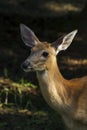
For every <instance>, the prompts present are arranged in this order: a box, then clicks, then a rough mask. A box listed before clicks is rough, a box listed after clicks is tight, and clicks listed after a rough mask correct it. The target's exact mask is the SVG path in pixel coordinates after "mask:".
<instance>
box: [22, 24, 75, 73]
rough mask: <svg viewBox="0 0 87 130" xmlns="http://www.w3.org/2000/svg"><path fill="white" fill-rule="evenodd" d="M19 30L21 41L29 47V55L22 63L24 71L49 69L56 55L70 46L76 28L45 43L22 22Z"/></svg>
mask: <svg viewBox="0 0 87 130" xmlns="http://www.w3.org/2000/svg"><path fill="white" fill-rule="evenodd" d="M20 30H21V36H22V40H23V42H24V43H25V45H27V46H28V47H30V48H31V54H30V56H29V57H28V58H27V59H26V60H25V61H24V63H23V64H22V68H23V70H24V71H26V72H28V71H44V70H46V69H49V67H50V66H51V65H52V64H55V62H56V55H57V54H58V53H59V52H60V51H62V50H66V49H67V48H68V47H69V46H70V44H71V42H72V40H73V38H74V37H75V35H76V33H77V30H74V31H72V32H71V33H69V34H67V35H65V36H63V37H60V38H59V39H57V40H56V41H55V42H53V43H47V42H40V41H39V39H38V38H37V37H36V35H35V34H34V32H33V31H32V30H31V29H30V28H28V27H27V26H25V25H24V24H21V25H20Z"/></svg>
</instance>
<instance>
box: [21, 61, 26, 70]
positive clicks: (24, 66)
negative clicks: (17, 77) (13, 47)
mask: <svg viewBox="0 0 87 130" xmlns="http://www.w3.org/2000/svg"><path fill="white" fill-rule="evenodd" d="M21 68H22V69H25V70H26V69H27V68H28V64H27V63H25V62H24V63H22V65H21Z"/></svg>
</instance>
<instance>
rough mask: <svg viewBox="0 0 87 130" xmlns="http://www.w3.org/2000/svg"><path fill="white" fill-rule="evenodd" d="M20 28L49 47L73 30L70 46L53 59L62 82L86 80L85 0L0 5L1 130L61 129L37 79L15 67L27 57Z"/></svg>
mask: <svg viewBox="0 0 87 130" xmlns="http://www.w3.org/2000/svg"><path fill="white" fill-rule="evenodd" d="M20 23H23V24H25V25H27V26H29V27H30V28H31V29H32V30H33V31H34V32H35V34H36V35H37V37H38V38H39V39H40V40H41V41H48V42H53V41H55V40H56V39H57V38H58V37H60V36H62V35H64V34H67V33H69V32H71V31H73V30H74V29H78V34H77V35H76V37H75V39H74V41H73V43H72V44H71V46H70V47H69V48H68V49H67V50H66V51H64V52H60V54H59V56H58V57H57V58H58V65H59V68H60V71H61V73H62V74H63V76H64V77H65V78H67V79H71V78H75V77H81V76H83V75H87V42H86V41H87V26H86V24H87V1H86V0H83V1H82V0H73V1H72V0H0V129H1V130H57V129H60V130H65V126H64V124H63V123H62V121H61V117H60V116H59V115H58V114H57V113H56V112H54V111H53V110H52V109H51V108H49V106H48V105H47V104H46V103H45V101H44V99H43V97H42V95H41V93H40V90H39V87H38V86H39V85H38V81H37V78H36V74H35V73H34V72H33V73H25V72H23V70H22V69H21V67H20V65H21V63H22V62H23V61H24V60H25V59H26V58H27V56H29V54H30V48H27V47H26V46H25V45H24V43H23V42H22V40H21V36H20V28H19V25H20Z"/></svg>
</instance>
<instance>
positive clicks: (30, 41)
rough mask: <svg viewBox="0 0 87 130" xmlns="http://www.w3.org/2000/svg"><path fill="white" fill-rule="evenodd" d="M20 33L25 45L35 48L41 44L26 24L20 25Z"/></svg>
mask: <svg viewBox="0 0 87 130" xmlns="http://www.w3.org/2000/svg"><path fill="white" fill-rule="evenodd" d="M20 32H21V37H22V40H23V42H24V43H25V45H27V46H29V47H33V46H35V45H36V44H38V43H39V42H40V41H39V40H38V38H37V37H36V36H35V34H34V32H33V31H32V30H31V29H30V28H28V27H27V26H25V25H24V24H20Z"/></svg>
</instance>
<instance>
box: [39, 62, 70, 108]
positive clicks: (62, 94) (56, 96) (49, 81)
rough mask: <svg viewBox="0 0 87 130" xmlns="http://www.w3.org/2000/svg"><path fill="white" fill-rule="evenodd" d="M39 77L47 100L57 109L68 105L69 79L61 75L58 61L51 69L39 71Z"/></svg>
mask: <svg viewBox="0 0 87 130" xmlns="http://www.w3.org/2000/svg"><path fill="white" fill-rule="evenodd" d="M37 77H38V80H39V84H40V88H41V92H42V95H43V97H44V98H45V100H46V102H47V103H48V104H49V105H50V106H51V107H52V108H53V109H55V110H58V109H60V110H61V108H63V107H66V105H67V99H68V92H67V81H66V80H65V79H64V78H63V76H62V75H61V73H60V71H59V69H58V67H57V63H56V62H55V63H54V64H53V65H52V64H51V65H50V69H49V68H48V69H47V70H44V71H42V72H37ZM68 103H69V102H68Z"/></svg>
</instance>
